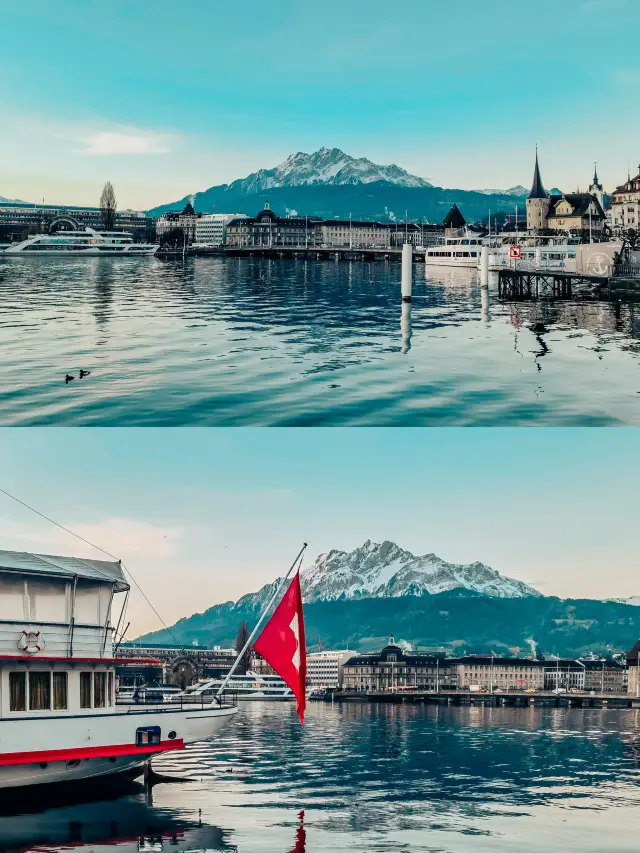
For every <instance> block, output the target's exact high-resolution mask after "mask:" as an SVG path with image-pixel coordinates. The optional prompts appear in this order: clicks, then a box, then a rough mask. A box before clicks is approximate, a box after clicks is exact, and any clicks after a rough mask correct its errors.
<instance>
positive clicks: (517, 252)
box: [509, 246, 522, 261]
mask: <svg viewBox="0 0 640 853" xmlns="http://www.w3.org/2000/svg"><path fill="white" fill-rule="evenodd" d="M521 255H522V250H521V249H520V246H509V257H510V258H513V260H515V261H517V260H518V259H519V258H520V256H521Z"/></svg>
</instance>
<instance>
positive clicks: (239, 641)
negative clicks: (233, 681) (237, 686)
mask: <svg viewBox="0 0 640 853" xmlns="http://www.w3.org/2000/svg"><path fill="white" fill-rule="evenodd" d="M248 639H249V626H248V625H247V623H246V622H245V621H244V619H243V620H242V622H241V623H240V624H239V625H238V633H237V635H236V643H235V650H236V652H237V653H238V654H240V652H241V651H242V649H243V648H244V645H245V643H246V642H247V640H248ZM250 654H251V649H247V651H246V652H245V653H244V655H243V656H242V659H241V661H240V663H239V664H238V667H237V669H236V672H238V673H239V674H240V675H245V673H246V671H247V670H248V669H249V655H250Z"/></svg>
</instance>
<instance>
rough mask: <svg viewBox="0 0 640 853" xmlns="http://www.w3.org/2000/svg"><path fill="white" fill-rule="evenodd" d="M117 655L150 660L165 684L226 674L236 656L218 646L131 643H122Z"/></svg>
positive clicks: (188, 684)
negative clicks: (160, 673)
mask: <svg viewBox="0 0 640 853" xmlns="http://www.w3.org/2000/svg"><path fill="white" fill-rule="evenodd" d="M119 657H120V658H123V659H125V658H136V659H137V660H138V662H139V666H142V664H141V663H140V662H141V661H144V660H145V659H147V658H148V659H149V660H154V661H155V662H156V664H157V665H159V666H161V667H162V681H164V682H166V683H167V684H179V685H180V686H181V687H183V689H184V687H188V686H190V685H191V684H193V683H194V682H195V681H197V680H198V679H199V678H218V677H219V676H221V675H224V674H226V673H227V672H228V671H229V670H230V669H231V666H232V665H233V663H234V662H235V659H236V652H235V651H234V649H223V648H221V647H220V646H214V647H213V648H207V647H205V646H200V645H191V646H189V645H183V646H181V645H172V644H164V645H161V644H154V643H145V644H143V645H139V644H137V643H135V642H131V643H123V644H122V645H121V646H120V649H119Z"/></svg>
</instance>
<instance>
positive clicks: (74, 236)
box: [2, 228, 159, 258]
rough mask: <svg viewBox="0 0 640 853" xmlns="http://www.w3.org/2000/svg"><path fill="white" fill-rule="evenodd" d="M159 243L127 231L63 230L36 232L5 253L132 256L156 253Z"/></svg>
mask: <svg viewBox="0 0 640 853" xmlns="http://www.w3.org/2000/svg"><path fill="white" fill-rule="evenodd" d="M158 248H159V246H158V245H157V244H156V243H134V242H133V237H132V236H131V234H127V233H125V232H123V231H95V230H94V229H93V228H85V230H84V231H59V232H58V233H57V234H36V235H35V236H34V237H28V238H27V239H26V240H23V241H22V242H21V243H16V244H15V245H14V246H9V248H7V249H5V250H4V252H3V253H2V254H3V255H16V254H19V255H22V254H25V255H37V256H40V255H58V256H60V257H65V258H66V257H68V256H69V255H70V254H75V255H88V256H92V257H94V256H96V255H103V256H108V257H122V256H126V257H132V256H136V257H137V256H140V255H155V253H156V252H157V251H158Z"/></svg>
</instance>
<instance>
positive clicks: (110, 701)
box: [107, 672, 113, 705]
mask: <svg viewBox="0 0 640 853" xmlns="http://www.w3.org/2000/svg"><path fill="white" fill-rule="evenodd" d="M107 704H108V705H113V672H110V673H109V688H108V690H107Z"/></svg>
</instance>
